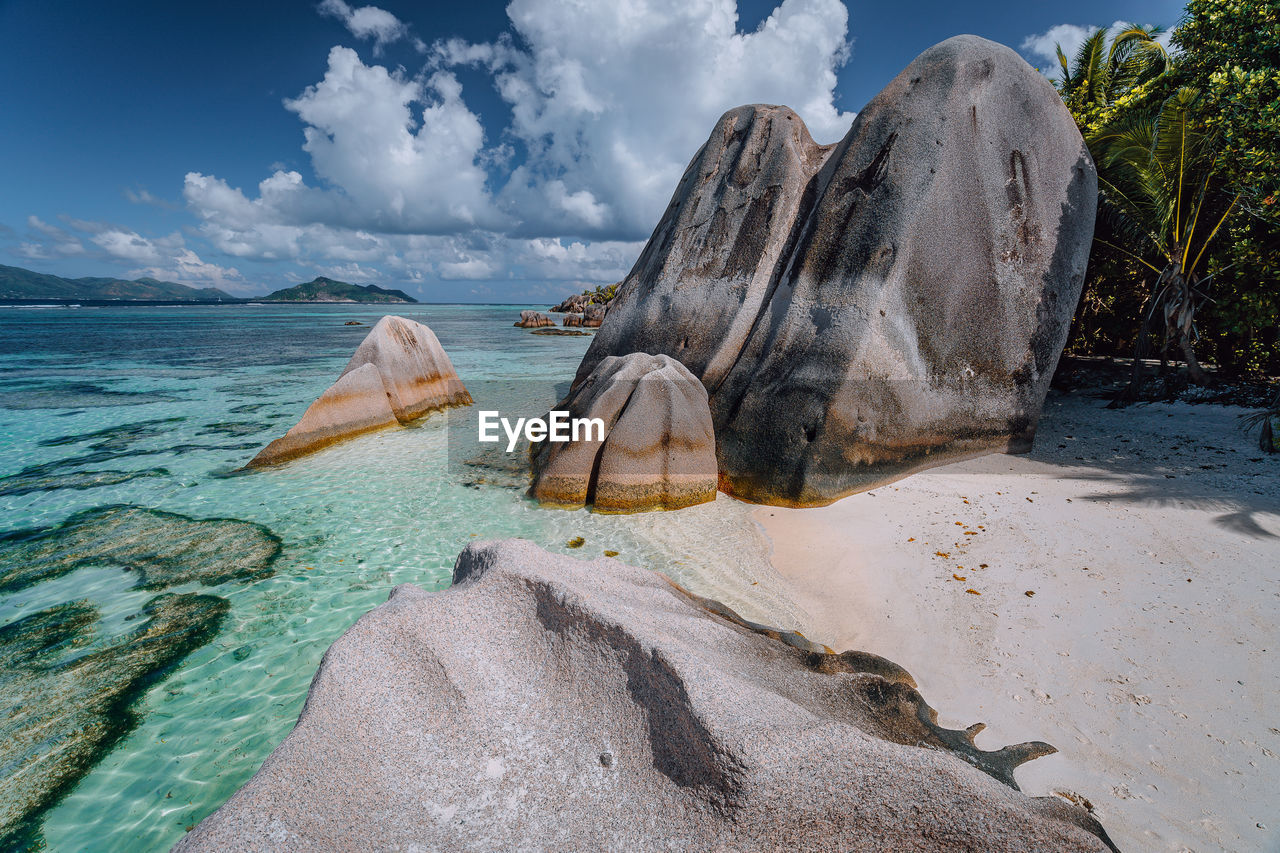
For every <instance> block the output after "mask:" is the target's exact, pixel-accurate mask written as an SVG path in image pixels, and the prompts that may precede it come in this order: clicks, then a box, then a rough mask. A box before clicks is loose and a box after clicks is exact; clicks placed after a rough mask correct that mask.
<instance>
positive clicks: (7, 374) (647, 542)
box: [0, 305, 802, 851]
mask: <svg viewBox="0 0 1280 853" xmlns="http://www.w3.org/2000/svg"><path fill="white" fill-rule="evenodd" d="M523 307H529V306H474V305H404V306H394V308H393V310H394V311H395V312H396V313H399V314H401V315H402V316H405V317H408V318H410V319H413V320H417V321H418V322H421V323H424V324H426V325H427V326H429V327H431V329H432V330H433V331H434V332H435V333H436V335H437V336H438V337H439V339H440V342H441V344H442V345H443V346H444V348H445V350H446V351H447V352H448V353H449V356H450V358H451V359H452V360H453V362H454V365H455V367H456V368H457V370H458V373H459V375H460V377H461V378H462V380H463V382H464V383H465V384H466V385H467V386H468V388H469V389H470V390H471V392H472V395H473V396H474V397H475V398H476V403H477V406H480V407H485V408H498V407H502V406H505V405H508V404H510V403H511V401H512V400H513V399H516V398H518V399H519V401H520V402H519V404H520V405H522V406H526V407H533V408H537V407H539V406H541V407H542V408H543V410H544V411H545V408H546V407H549V406H550V405H551V404H552V403H554V402H555V400H556V399H557V397H558V395H559V394H562V393H563V392H564V390H565V389H567V387H568V382H569V381H570V380H571V379H572V377H573V374H574V371H575V369H576V367H577V365H578V362H579V360H580V359H581V357H582V355H583V353H584V352H585V351H586V348H587V345H588V343H589V342H590V338H589V337H553V336H538V335H533V334H531V333H530V332H528V331H526V330H523V329H518V328H513V326H512V323H513V321H514V320H515V319H516V318H517V317H518V316H519V311H520V309H521V308H523ZM537 307H542V306H537ZM384 313H388V312H387V310H386V307H380V306H369V305H260V306H256V305H233V306H156V307H138V306H119V307H115V306H112V307H80V308H65V307H58V308H15V307H0V447H3V450H4V453H3V457H2V461H0V532H3V536H2V537H0V560H3V562H4V564H5V565H3V566H0V570H2V571H3V573H4V574H3V577H4V578H5V582H4V584H3V585H0V635H2V636H3V637H4V643H3V644H0V655H3V656H0V691H2V693H3V704H4V706H5V708H6V714H5V720H4V721H3V722H2V723H0V725H3V726H4V728H3V730H0V735H3V736H4V737H0V740H7V741H8V745H7V746H4V745H0V770H2V773H0V776H2V777H3V781H0V802H3V803H5V806H4V810H3V811H2V812H0V821H8V825H6V824H5V823H0V838H2V837H3V836H4V835H5V833H6V832H11V833H12V832H13V831H14V829H15V827H16V826H17V824H16V823H15V821H16V820H17V819H18V817H17V816H16V815H17V814H18V812H17V811H16V810H20V808H21V807H22V804H24V803H25V804H26V806H27V808H28V812H27V813H28V814H35V815H36V817H35V818H34V819H32V820H28V821H27V822H26V824H25V826H24V827H23V828H22V831H21V832H20V833H19V835H18V836H13V837H14V838H18V839H19V841H21V843H23V844H31V843H39V841H40V840H41V839H42V840H43V842H44V843H45V844H46V845H47V849H49V850H52V851H80V850H89V849H92V850H102V851H110V850H122V851H123V850H128V851H143V850H166V849H168V848H169V847H170V846H171V845H172V844H173V843H175V842H176V841H177V840H178V839H179V838H181V837H182V835H183V833H184V832H185V831H186V830H187V829H188V828H189V827H191V826H193V825H194V824H196V823H198V822H199V821H200V820H201V819H202V818H204V817H205V816H206V815H208V814H209V813H210V812H212V811H213V810H214V809H216V808H217V807H218V806H219V805H221V804H222V803H223V802H224V801H225V800H226V799H227V797H229V796H230V795H231V794H232V793H233V792H234V791H235V790H236V789H237V788H238V787H239V786H240V785H242V784H243V783H244V782H246V781H247V780H248V779H249V777H250V776H252V775H253V773H254V772H255V771H256V770H257V768H258V767H259V765H260V764H261V763H262V761H263V759H265V758H266V757H267V755H268V754H269V753H270V752H271V750H272V749H273V748H274V747H275V745H276V744H277V743H279V742H280V740H282V739H283V738H284V737H285V735H287V734H288V732H289V731H290V729H291V728H292V726H293V724H294V722H295V721H296V719H297V716H298V713H299V711H300V710H301V707H302V703H303V700H304V699H305V696H306V692H307V687H308V685H309V683H310V680H311V677H312V675H313V674H314V672H315V669H316V666H317V665H318V663H319V661H320V657H321V655H322V654H323V653H324V651H325V649H326V648H327V647H328V646H329V645H330V644H331V643H332V642H333V641H334V640H335V639H337V638H338V637H339V636H340V635H341V634H342V632H343V631H344V630H346V629H347V628H348V627H350V625H351V624H352V623H353V622H354V621H355V620H356V619H358V618H359V617H360V616H361V615H362V614H364V613H365V612H367V611H368V610H370V609H371V608H373V607H376V606H377V605H378V604H380V603H381V602H383V601H385V600H386V598H387V595H388V593H389V592H390V591H391V589H392V587H394V586H395V585H397V584H400V583H414V584H417V585H419V586H422V587H424V588H426V589H431V590H435V589H442V588H444V587H446V586H448V584H449V579H450V574H451V570H452V566H453V562H454V559H455V557H456V555H457V553H458V551H459V550H461V549H462V548H463V547H464V546H465V545H466V544H467V543H468V542H470V541H473V540H476V539H481V540H483V539H491V538H502V537H512V536H519V537H523V538H526V539H529V540H532V541H534V542H536V543H537V544H539V545H541V546H543V547H545V548H547V549H549V550H552V551H557V552H560V553H565V554H571V555H574V556H577V557H582V558H596V557H599V556H601V555H602V554H603V553H604V552H605V551H606V550H608V551H616V552H618V554H619V557H618V558H619V559H621V560H624V561H626V562H628V563H630V564H632V565H639V566H644V567H648V568H652V569H655V570H658V571H662V572H665V573H667V574H668V575H670V576H671V577H672V578H674V579H675V580H677V581H678V582H680V583H681V584H683V585H685V586H687V587H689V588H690V589H692V590H693V591H695V592H697V593H699V594H702V595H708V596H711V597H715V598H719V599H721V600H723V601H725V602H726V603H727V604H729V605H730V606H732V607H735V608H736V609H738V610H739V612H741V613H742V614H743V615H744V616H746V617H748V618H752V619H756V620H760V621H766V622H772V623H774V624H779V625H781V627H794V626H795V625H796V624H798V622H799V621H800V620H801V619H802V614H800V613H797V612H796V611H795V610H794V607H793V606H792V605H791V604H790V603H789V599H788V597H787V595H786V593H785V590H784V587H783V584H782V582H781V581H780V580H779V579H778V577H777V575H776V573H775V572H774V571H773V569H772V567H771V566H770V565H769V543H768V541H767V540H766V539H765V538H764V536H763V534H762V533H761V532H760V530H759V529H758V527H757V526H756V525H755V523H754V522H753V521H752V520H751V515H750V512H751V509H752V508H751V507H749V506H748V505H745V504H742V503H739V502H737V501H734V500H732V499H729V498H726V497H724V496H723V495H722V496H720V497H719V498H718V499H717V500H716V501H715V502H714V503H710V504H704V505H702V506H698V507H692V508H689V509H685V510H680V511H678V512H670V513H662V512H659V513H645V514H639V515H630V516H612V515H598V514H594V513H591V512H588V511H585V510H579V511H575V512H569V511H563V510H553V509H546V508H542V507H539V506H537V505H536V504H534V503H533V502H531V501H530V500H529V499H528V498H527V497H526V496H525V495H524V484H523V482H522V479H521V474H520V473H519V471H518V470H517V471H515V472H514V473H512V472H510V471H508V472H505V473H504V472H498V473H495V472H492V471H489V470H487V469H485V468H483V467H480V468H477V467H473V466H471V465H469V464H466V462H465V461H463V462H461V463H460V462H459V461H458V460H457V459H456V458H455V459H454V460H453V461H452V462H451V461H450V453H449V448H450V437H449V430H450V427H449V423H450V419H449V418H447V417H445V416H442V415H439V414H436V415H432V416H430V417H427V418H425V419H423V420H421V421H419V422H417V423H415V424H414V425H412V426H410V427H403V428H392V429H389V430H385V431H381V432H377V433H373V434H369V435H366V436H362V437H359V438H356V439H353V440H350V441H347V442H344V443H341V444H338V445H335V446H333V447H330V448H327V449H325V450H323V451H321V452H319V453H316V454H314V455H311V456H308V457H305V458H302V459H299V460H296V461H294V462H291V463H289V464H286V465H283V466H280V467H277V468H271V469H266V470H261V471H255V472H252V473H243V472H240V471H238V469H240V468H241V466H243V465H244V463H245V462H247V461H248V460H249V459H250V458H251V457H252V456H253V455H254V454H255V453H256V452H257V450H258V449H259V448H260V447H262V446H263V445H265V444H266V443H267V442H269V441H270V440H272V439H273V438H276V437H278V436H279V435H282V434H283V433H284V432H285V431H286V430H287V429H288V428H289V427H290V426H292V424H293V423H294V422H295V421H296V420H297V418H298V417H299V416H300V415H301V414H302V412H303V410H304V409H305V408H306V407H307V405H308V404H309V403H310V402H311V401H312V400H313V399H314V398H315V397H317V396H318V395H319V394H320V393H321V392H322V391H323V390H324V389H325V388H326V387H328V385H329V384H330V383H331V382H332V381H333V380H334V379H336V378H337V376H338V374H339V373H340V372H341V370H342V368H343V367H344V366H345V364H346V362H347V360H348V359H349V357H350V355H351V353H352V352H353V351H354V349H355V348H356V346H357V345H358V344H359V343H360V341H361V340H362V339H363V337H364V335H365V334H366V333H367V332H368V330H369V327H370V326H371V325H372V324H373V323H374V322H376V321H377V319H378V318H379V317H380V316H382V314H384ZM348 320H358V321H360V322H361V323H363V324H364V325H361V326H348V325H345V323H346V322H347V321H348ZM499 397H501V398H502V399H501V400H498V399H497V398H499ZM455 456H456V454H455ZM577 537H582V539H583V540H584V541H583V543H582V544H581V545H580V546H579V547H576V548H572V547H570V545H569V543H570V541H571V540H574V539H576V538H577ZM157 596H166V597H167V598H165V599H164V601H165V602H167V604H166V605H165V606H171V605H174V604H175V602H181V603H184V604H190V605H191V608H188V609H187V610H186V611H181V612H184V613H188V612H189V613H191V614H195V615H191V616H187V617H183V618H190V619H194V620H197V621H196V622H193V623H191V624H194V625H195V626H196V627H195V628H193V629H191V630H188V631H186V632H185V633H183V631H182V630H180V629H179V628H174V627H173V625H172V624H169V623H164V624H163V625H162V622H161V621H160V619H159V617H158V616H156V615H155V614H156V612H157V611H156V607H157V606H158V605H157V604H156V602H155V599H156V597H157ZM148 608H150V609H148ZM193 608H194V609H193ZM166 612H167V611H166ZM217 613H222V614H223V615H222V616H221V617H220V618H216V617H215V615H216V614H217ZM202 614H203V615H202ZM148 619H150V620H151V621H147V620H148ZM201 619H203V620H204V621H199V620H201ZM173 624H178V625H181V624H183V623H173ZM164 625H168V627H164ZM140 626H142V627H140ZM146 626H150V627H146ZM156 626H161V627H164V630H161V629H160V628H158V627H156ZM200 626H206V627H208V626H213V627H211V628H209V630H206V631H203V633H202V630H201V629H200ZM140 631H143V632H144V634H145V635H144V634H139V632H140ZM147 631H149V633H146V632H147ZM175 638H176V639H175ZM483 641H484V638H483V637H477V638H476V642H483ZM24 643H25V645H24ZM33 649H34V650H33ZM166 655H167V657H165V656H166ZM157 658H162V659H163V660H165V661H168V662H167V663H165V665H164V666H161V667H159V668H158V669H156V670H155V671H154V672H153V673H152V674H150V675H148V674H147V673H148V669H147V666H148V665H149V664H148V663H147V661H152V662H154V660H153V659H157ZM128 679H132V681H129V683H131V684H134V685H135V688H136V689H134V690H133V691H132V692H126V693H123V694H122V693H121V692H120V690H121V688H120V685H121V684H122V683H124V682H125V681H126V680H128ZM86 731H88V732H97V733H98V734H97V735H95V736H96V737H99V743H100V745H99V746H97V747H94V746H92V745H90V746H86V745H85V743H86V742H85V741H84V740H83V737H84V732H86ZM103 731H105V732H107V734H102V732H103ZM77 750H79V753H77V754H79V755H80V756H81V757H80V758H79V759H77V760H78V761H79V762H80V763H79V764H76V762H74V761H69V760H68V759H67V758H66V757H67V755H69V754H71V753H76V751H77ZM60 761H61V763H60ZM85 767H87V768H88V769H87V772H86V771H85ZM51 774H52V776H51ZM59 774H61V775H59ZM50 801H54V805H52V807H47V808H44V809H41V808H40V804H42V803H44V804H47V803H48V802H50ZM19 836H20V837H19ZM0 846H2V845H0Z"/></svg>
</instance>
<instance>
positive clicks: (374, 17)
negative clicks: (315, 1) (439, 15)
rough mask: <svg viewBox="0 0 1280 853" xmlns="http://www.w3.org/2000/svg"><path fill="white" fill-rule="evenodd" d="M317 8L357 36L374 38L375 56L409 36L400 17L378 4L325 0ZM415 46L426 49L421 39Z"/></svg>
mask: <svg viewBox="0 0 1280 853" xmlns="http://www.w3.org/2000/svg"><path fill="white" fill-rule="evenodd" d="M316 8H317V9H318V10H319V12H320V14H322V15H325V16H328V17H330V18H337V19H338V20H339V21H341V22H342V23H343V25H344V26H345V27H346V28H347V29H348V30H349V31H350V32H351V34H352V35H353V36H355V37H356V38H359V39H372V40H373V53H374V55H375V56H377V55H378V54H380V53H381V52H382V49H383V48H384V47H386V46H387V45H389V44H392V43H394V42H397V41H399V40H400V39H404V38H408V37H409V28H408V27H407V26H405V24H404V23H403V22H402V21H401V20H400V19H399V18H397V17H396V16H395V15H393V14H391V13H390V12H388V11H387V10H386V9H379V8H378V7H377V6H361V7H359V8H358V9H353V8H352V7H351V6H350V5H348V4H347V3H344V2H343V0H323V2H322V3H321V4H320V5H319V6H317V7H316ZM415 46H422V48H423V49H425V46H423V45H422V42H420V41H416V40H415Z"/></svg>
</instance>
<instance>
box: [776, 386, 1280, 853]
mask: <svg viewBox="0 0 1280 853" xmlns="http://www.w3.org/2000/svg"><path fill="white" fill-rule="evenodd" d="M1241 411H1243V410H1241V409H1232V408H1225V407H1221V406H1208V405H1202V406H1191V405H1186V404H1148V405H1137V406H1133V407H1130V408H1128V409H1125V410H1119V411H1117V410H1108V409H1106V408H1104V403H1103V401H1100V400H1096V399H1091V398H1088V397H1083V396H1079V395H1072V396H1062V395H1057V394H1054V395H1051V396H1050V398H1049V400H1048V402H1047V403H1046V406H1045V411H1044V418H1043V421H1042V423H1041V428H1040V433H1039V436H1038V437H1037V440H1036V447H1035V450H1034V451H1033V452H1032V453H1030V454H1028V455H1026V456H1004V455H997V456H988V457H985V458H981V459H975V460H969V461H965V462H960V463H956V464H952V465H947V466H945V467H939V468H935V469H932V470H929V471H925V472H923V473H920V474H916V475H914V476H912V477H908V478H907V479H905V480H902V481H900V482H897V483H895V484H893V485H890V486H885V487H881V488H878V489H875V490H873V491H870V492H866V493H862V494H858V495H854V496H851V497H848V498H846V499H844V500H841V501H838V502H837V503H835V504H833V505H831V506H828V507H824V508H820V509H803V510H790V509H780V508H777V507H761V508H759V509H757V510H756V511H755V513H754V515H755V518H756V520H757V521H758V522H759V523H760V524H761V525H762V527H763V529H764V531H765V532H766V534H767V535H768V537H769V538H770V540H771V541H772V543H773V556H772V560H773V565H774V567H775V568H776V569H777V570H778V571H779V572H780V573H781V574H782V575H783V576H785V577H786V578H787V579H789V581H790V582H791V583H792V584H793V586H794V590H793V593H794V595H795V596H796V599H797V603H798V604H799V605H800V606H801V607H802V608H804V609H805V610H807V611H808V612H809V613H810V614H811V615H812V618H811V624H808V625H806V626H804V628H805V629H806V632H807V633H808V634H809V635H810V636H811V637H812V638H813V639H815V640H819V641H821V642H825V643H827V644H829V645H831V646H833V647H836V648H838V649H846V648H856V649H862V650H866V651H871V652H875V653H878V654H881V655H884V656H885V657H888V658H890V659H891V660H894V661H896V662H897V663H899V664H901V665H903V666H904V667H906V668H907V669H908V670H909V671H910V672H911V673H912V674H913V675H914V676H915V677H916V679H917V681H918V682H919V684H920V689H921V692H922V693H923V694H924V696H925V698H926V699H927V700H928V701H929V703H930V704H931V705H933V706H934V707H935V708H938V709H939V711H940V715H941V716H940V720H941V722H943V723H944V724H947V725H950V726H953V727H963V726H967V725H969V724H970V723H973V722H976V721H982V722H986V723H987V724H988V726H989V728H988V729H987V731H986V732H984V733H983V734H982V735H981V736H980V737H979V740H978V743H979V744H980V745H982V746H984V747H985V748H988V749H990V748H995V747H997V746H999V745H1002V744H1006V743H1014V742H1018V741H1023V740H1045V741H1048V742H1050V743H1052V744H1054V745H1055V746H1057V747H1058V748H1059V750H1060V753H1059V754H1058V755H1053V756H1050V757H1047V758H1043V759H1040V760H1037V761H1034V762H1031V763H1030V764H1027V765H1025V766H1024V767H1023V768H1021V769H1020V770H1019V773H1018V778H1019V782H1020V784H1021V785H1022V787H1023V789H1024V790H1026V791H1027V792H1028V793H1030V794H1046V793H1049V792H1050V791H1051V790H1055V789H1057V790H1066V791H1074V792H1077V793H1078V794H1080V795H1082V796H1083V797H1085V798H1087V799H1088V800H1089V801H1090V802H1091V803H1092V804H1093V807H1094V808H1095V810H1096V814H1097V816H1098V817H1099V819H1100V820H1101V821H1102V823H1103V825H1104V826H1105V827H1106V828H1107V830H1108V832H1109V833H1110V834H1111V836H1112V838H1113V839H1114V841H1115V842H1116V844H1117V845H1118V846H1119V847H1120V849H1121V850H1126V851H1183V850H1190V851H1215V850H1230V851H1255V850H1256V851H1276V850H1280V796H1278V795H1277V793H1278V792H1280V713H1278V712H1277V710H1276V707H1277V697H1278V696H1280V665H1278V664H1277V659H1278V658H1280V458H1277V457H1275V456H1265V455H1264V454H1262V453H1260V452H1259V451H1258V450H1257V444H1256V437H1255V436H1254V435H1249V436H1246V435H1244V434H1243V433H1241V432H1240V430H1239V428H1238V425H1237V424H1238V419H1237V415H1238V414H1240V412H1241ZM971 590H972V592H971ZM974 593H978V594H974Z"/></svg>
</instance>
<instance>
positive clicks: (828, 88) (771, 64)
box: [433, 0, 853, 239]
mask: <svg viewBox="0 0 1280 853" xmlns="http://www.w3.org/2000/svg"><path fill="white" fill-rule="evenodd" d="M507 13H508V15H509V16H510V18H511V22H512V25H513V27H514V28H515V30H516V32H517V33H518V35H519V36H520V43H521V44H523V45H527V49H517V48H516V47H515V46H514V42H513V41H512V40H510V39H501V40H499V41H497V42H494V43H489V44H468V43H466V42H462V41H458V40H453V41H448V42H444V43H441V44H437V45H436V46H435V49H434V51H433V59H434V60H435V62H436V63H438V64H439V65H440V66H443V67H450V66H454V65H475V66H481V67H485V68H488V69H489V70H490V71H491V72H492V73H493V74H494V81H495V84H496V85H497V87H498V91H499V93H500V94H501V95H502V97H503V99H504V100H506V101H507V102H508V103H509V104H510V105H511V108H512V123H511V126H510V128H508V134H509V135H510V136H511V137H512V138H514V139H516V140H518V141H519V142H520V143H521V144H522V145H523V147H524V149H525V151H526V152H527V157H526V160H525V162H524V163H523V164H522V165H521V166H519V167H518V168H517V169H515V171H514V172H513V173H512V174H511V175H510V178H509V179H508V181H507V182H506V184H505V186H504V187H503V188H502V190H501V192H500V194H499V203H500V205H501V206H502V208H503V210H504V211H505V212H507V213H509V214H510V215H511V216H512V218H513V219H515V220H517V221H518V222H519V223H520V224H519V225H518V226H517V227H516V230H517V232H518V233H524V234H530V235H543V234H545V235H554V234H566V233H573V234H578V235H583V236H596V237H628V238H632V239H635V238H637V237H640V236H643V235H647V234H648V232H649V231H650V230H651V229H652V228H653V226H654V225H655V224H656V222H657V218H658V216H660V215H661V213H662V210H663V209H664V208H665V207H666V204H667V201H668V200H669V199H670V196H671V192H672V191H673V189H674V188H675V185H676V183H677V181H678V180H679V178H680V175H681V173H682V172H683V171H684V168H685V166H686V165H687V164H688V162H689V160H690V159H691V158H692V156H693V154H694V153H695V152H696V151H697V149H698V146H699V145H701V144H702V142H703V141H704V140H705V139H706V136H707V134H708V133H709V132H710V130H711V127H712V126H713V125H714V124H715V121H716V119H717V118H719V116H720V115H721V114H722V113H723V112H724V111H725V110H727V109H730V108H732V107H735V106H739V105H741V104H744V103H776V104H786V105H788V106H790V107H792V108H793V109H795V110H796V112H797V113H799V114H800V116H801V118H803V119H804V120H805V122H806V124H808V126H809V129H810V130H811V131H812V133H813V134H814V136H815V137H816V138H817V139H818V141H820V142H831V141H834V140H836V139H838V138H840V137H841V136H843V135H844V133H845V131H846V130H848V127H849V124H850V123H851V122H852V120H853V114H852V113H847V112H841V111H840V110H839V109H838V108H837V107H836V106H835V85H836V71H837V70H838V69H839V68H840V66H841V65H842V64H843V63H844V62H845V60H846V59H847V58H848V42H847V39H846V34H847V26H848V12H847V10H846V9H845V7H844V5H843V4H842V3H841V2H839V0H785V2H783V3H782V4H781V5H780V6H778V7H777V8H776V9H775V10H774V11H773V13H772V14H771V15H769V17H768V18H767V19H766V20H765V21H764V22H763V23H761V25H760V26H759V28H758V29H756V31H755V32H751V33H740V32H738V30H737V17H738V16H737V7H736V4H735V3H734V2H732V0H655V2H651V3H647V4H645V5H643V6H640V7H636V6H632V5H624V4H614V3H591V4H585V5H580V4H566V3H561V2H558V0H514V2H512V3H511V4H510V5H509V6H508V7H507ZM637 69H643V73H637Z"/></svg>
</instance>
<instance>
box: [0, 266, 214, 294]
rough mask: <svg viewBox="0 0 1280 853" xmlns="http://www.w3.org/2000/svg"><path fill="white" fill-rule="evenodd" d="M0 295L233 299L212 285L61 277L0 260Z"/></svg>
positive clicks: (150, 279) (149, 280)
mask: <svg viewBox="0 0 1280 853" xmlns="http://www.w3.org/2000/svg"><path fill="white" fill-rule="evenodd" d="M0 299H118V300H121V301H131V300H160V301H164V300H176V301H183V302H188V301H190V302H236V301H238V300H237V299H236V298H235V297H234V296H232V295H230V294H229V293H224V292H223V291H221V290H218V289H217V288H216V287H203V288H195V287H187V286H186V285H185V284H178V283H177V282H172V281H156V280H155V279H154V278H140V279H137V280H135V281H126V280H124V279H120V278H62V277H61V276H57V275H49V274H47V273H40V272H33V271H32V270H24V269H23V268H22V267H7V266H4V265H3V264H0Z"/></svg>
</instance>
